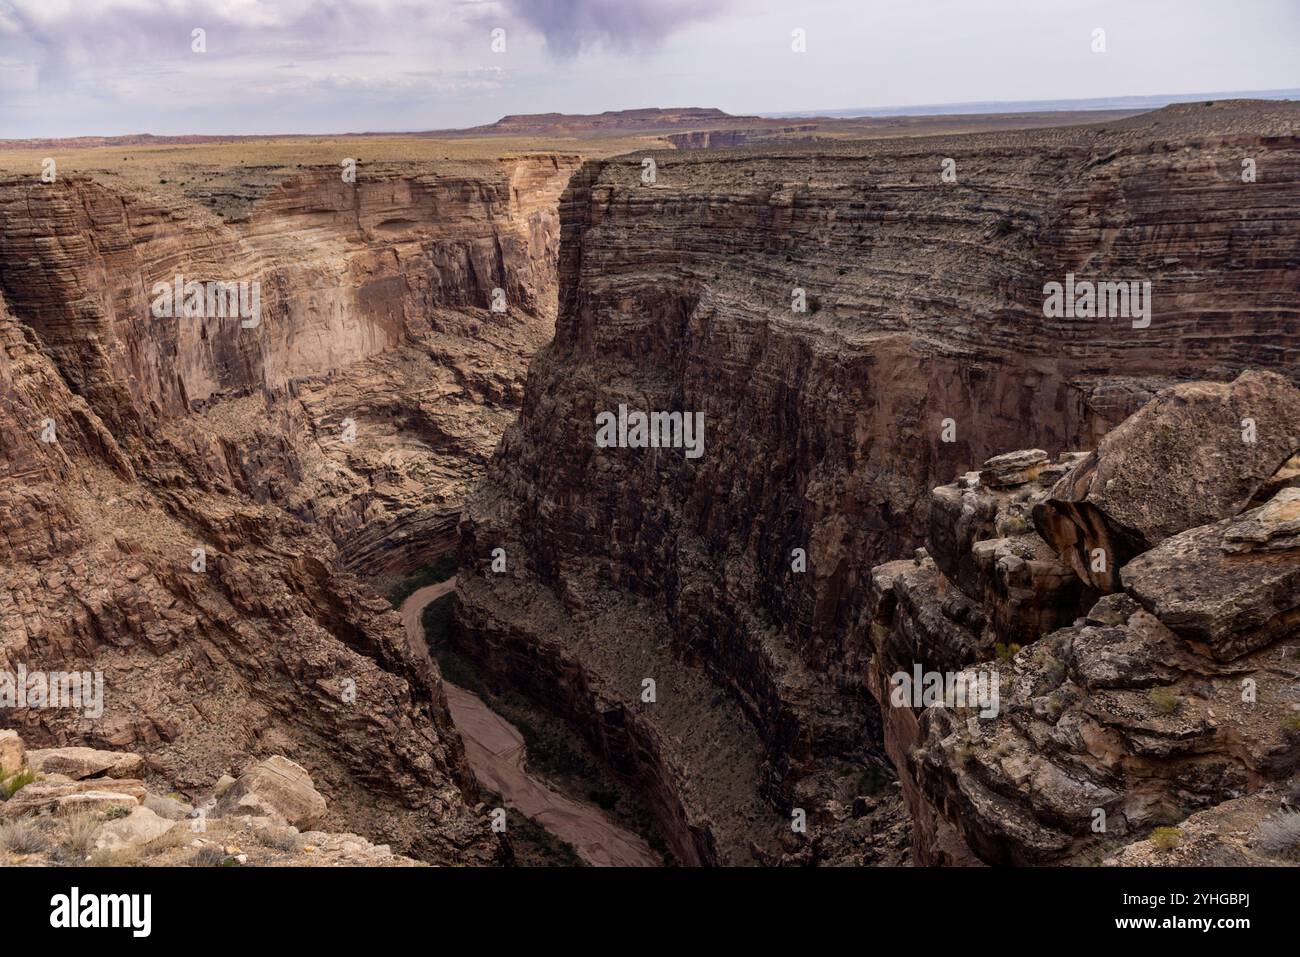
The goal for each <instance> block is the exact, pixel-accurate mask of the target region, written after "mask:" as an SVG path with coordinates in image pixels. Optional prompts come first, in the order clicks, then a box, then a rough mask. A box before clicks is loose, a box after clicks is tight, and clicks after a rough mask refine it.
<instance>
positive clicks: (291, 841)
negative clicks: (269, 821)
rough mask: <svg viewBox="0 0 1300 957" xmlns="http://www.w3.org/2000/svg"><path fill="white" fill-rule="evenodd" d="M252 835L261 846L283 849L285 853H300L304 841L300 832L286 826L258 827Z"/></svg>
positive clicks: (277, 849)
mask: <svg viewBox="0 0 1300 957" xmlns="http://www.w3.org/2000/svg"><path fill="white" fill-rule="evenodd" d="M254 836H255V837H256V838H257V841H258V843H259V844H261V845H262V846H263V847H269V848H271V849H273V850H276V851H284V852H285V853H287V854H298V853H301V851H302V848H303V844H304V843H305V842H304V841H303V837H302V835H301V834H299V833H298V832H297V831H296V830H294V829H292V828H288V827H267V828H259V829H258V830H257V831H256V832H255V834H254Z"/></svg>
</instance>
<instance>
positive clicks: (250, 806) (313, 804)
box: [212, 754, 325, 827]
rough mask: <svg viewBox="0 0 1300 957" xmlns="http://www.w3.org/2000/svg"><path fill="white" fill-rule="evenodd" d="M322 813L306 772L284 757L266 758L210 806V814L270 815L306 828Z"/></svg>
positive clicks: (321, 804) (320, 800) (321, 801)
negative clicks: (211, 807) (213, 805)
mask: <svg viewBox="0 0 1300 957" xmlns="http://www.w3.org/2000/svg"><path fill="white" fill-rule="evenodd" d="M324 814H325V798H323V797H322V796H321V795H320V794H319V793H318V792H317V790H316V788H315V787H314V786H313V784H312V780H311V775H309V774H308V773H307V772H306V771H305V770H304V769H303V768H301V767H300V766H299V765H297V764H294V763H293V762H292V761H290V760H289V759H288V758H286V757H282V756H281V755H278V754H277V755H275V756H273V757H270V758H267V759H266V760H265V761H263V762H262V763H261V764H258V765H256V766H255V767H254V768H252V769H251V770H250V771H248V772H246V773H245V774H244V775H243V776H242V777H240V778H239V780H237V781H236V782H235V783H234V784H232V785H231V786H230V787H229V788H228V789H227V790H226V792H225V793H224V794H222V795H221V797H220V799H219V800H218V801H217V804H216V806H215V807H214V808H213V809H212V816H213V817H227V816H245V817H271V818H276V819H280V820H283V821H285V822H286V823H288V824H292V825H293V826H294V827H307V826H310V825H312V824H313V823H315V822H316V821H318V820H320V819H321V817H323V816H324Z"/></svg>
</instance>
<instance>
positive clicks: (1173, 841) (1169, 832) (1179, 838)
mask: <svg viewBox="0 0 1300 957" xmlns="http://www.w3.org/2000/svg"><path fill="white" fill-rule="evenodd" d="M1151 843H1152V844H1154V845H1155V846H1156V849H1157V850H1161V851H1172V850H1173V849H1174V848H1176V847H1178V846H1179V845H1181V844H1182V843H1183V832H1182V831H1180V830H1178V828H1176V827H1158V828H1156V829H1155V830H1154V831H1152V832H1151Z"/></svg>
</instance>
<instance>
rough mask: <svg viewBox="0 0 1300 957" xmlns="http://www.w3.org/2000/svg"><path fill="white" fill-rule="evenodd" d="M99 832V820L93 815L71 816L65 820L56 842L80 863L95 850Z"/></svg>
mask: <svg viewBox="0 0 1300 957" xmlns="http://www.w3.org/2000/svg"><path fill="white" fill-rule="evenodd" d="M98 831H99V819H98V818H97V817H95V816H94V815H93V814H86V813H81V814H71V815H69V816H68V817H66V818H64V820H63V826H62V828H61V829H60V831H59V833H58V834H57V836H56V840H57V841H58V842H59V844H60V845H61V846H62V847H63V848H64V849H65V850H66V851H67V852H68V854H69V855H70V856H71V857H73V858H75V859H76V860H77V861H78V862H80V861H84V860H85V859H86V857H87V856H89V854H90V852H91V851H93V850H94V849H95V834H96V833H97V832H98Z"/></svg>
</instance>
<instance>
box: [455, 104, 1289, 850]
mask: <svg viewBox="0 0 1300 957" xmlns="http://www.w3.org/2000/svg"><path fill="white" fill-rule="evenodd" d="M1298 118H1300V111H1297V109H1296V107H1294V106H1293V105H1288V104H1276V105H1273V104H1269V105H1258V104H1244V103H1235V104H1234V103H1229V104H1213V105H1197V106H1194V107H1177V108H1170V109H1168V110H1163V111H1159V112H1157V113H1155V114H1149V115H1146V116H1143V117H1137V118H1134V119H1132V120H1127V121H1123V122H1120V123H1117V124H1114V125H1113V126H1111V127H1109V128H1089V127H1080V128H1074V129H1060V130H1050V131H1037V132H1024V133H1010V134H998V135H989V136H970V137H961V138H947V139H937V138H936V139H910V140H897V141H883V142H875V143H872V144H870V147H869V148H868V147H865V146H859V147H854V146H852V145H849V144H846V145H843V146H840V147H830V146H826V145H824V144H819V145H817V146H813V147H808V148H806V149H799V148H795V147H789V148H783V149H782V150H780V151H779V152H778V151H775V150H772V149H770V148H769V149H768V150H766V151H757V150H755V151H734V152H729V151H720V152H717V153H709V154H700V153H676V154H673V153H660V154H655V155H654V156H653V157H652V158H653V159H654V160H655V163H656V170H655V173H656V175H655V179H654V182H653V183H651V184H647V183H645V182H643V176H642V174H643V171H644V169H645V167H644V166H643V163H642V160H643V159H644V157H642V156H639V155H638V156H630V157H626V158H623V159H618V160H608V161H593V162H589V163H587V164H586V165H585V166H584V167H583V168H582V169H581V171H580V172H579V173H578V174H577V175H576V176H575V178H574V180H573V182H572V184H571V186H570V188H569V190H568V192H567V193H566V194H565V197H564V199H563V201H562V206H561V217H562V246H561V255H560V288H561V294H560V295H561V298H560V314H559V317H558V321H557V327H556V336H555V341H554V343H553V344H552V345H550V346H549V347H548V348H546V349H545V350H543V351H542V352H541V353H539V354H538V356H537V357H536V359H535V360H534V362H533V365H532V366H531V368H530V372H529V378H528V384H527V388H526V393H525V401H524V405H523V409H522V412H521V414H520V418H519V420H518V422H517V423H516V424H515V425H513V426H511V427H510V429H508V430H507V432H506V435H505V437H504V439H503V441H502V444H501V447H500V449H499V451H498V453H497V456H496V458H495V459H494V461H493V464H492V466H491V467H490V468H489V470H488V472H487V475H486V477H485V480H484V484H483V486H482V488H481V489H480V490H479V491H478V492H477V493H476V495H475V497H474V499H473V500H472V501H471V504H470V506H469V508H468V509H467V512H466V517H465V519H464V520H463V522H462V544H461V558H462V565H463V566H469V567H471V568H474V569H476V570H477V573H476V574H462V576H461V578H460V585H459V600H460V608H461V621H462V627H463V635H462V640H463V643H464V645H465V648H466V649H467V650H468V651H469V652H471V653H473V654H476V655H477V656H478V657H479V658H480V660H481V661H483V663H484V664H485V665H486V666H487V667H488V668H489V670H495V671H496V673H497V674H498V675H499V676H500V678H501V680H503V681H510V682H512V683H514V684H516V685H519V686H522V687H526V688H530V689H532V690H533V692H534V693H535V694H536V695H537V696H538V697H539V698H540V699H541V700H543V701H544V702H547V703H548V704H550V705H551V706H552V707H554V708H556V709H557V710H559V711H561V712H562V713H565V714H566V715H568V716H569V717H570V718H571V719H572V720H573V721H574V722H575V724H577V725H578V726H580V727H582V728H584V729H585V731H586V733H587V734H588V736H589V737H590V738H591V739H592V741H593V743H595V744H596V745H597V746H598V747H604V748H605V749H606V751H607V753H608V754H609V755H610V757H611V760H612V761H613V763H614V764H615V765H616V766H618V767H620V768H622V769H623V770H625V771H626V772H627V773H628V774H629V775H630V776H632V777H634V778H636V779H638V780H642V781H643V782H648V783H647V787H648V788H650V789H652V790H653V792H654V793H656V794H658V795H661V796H662V799H661V801H660V803H661V805H662V806H663V807H664V811H663V823H664V829H665V831H666V832H668V833H670V834H672V835H675V849H677V850H678V852H679V854H680V855H682V856H684V857H685V858H686V859H688V860H700V861H714V860H718V861H744V860H749V859H751V858H752V857H759V858H762V857H763V856H764V853H765V852H766V851H767V850H768V849H770V848H771V847H773V846H774V845H775V844H776V843H778V835H779V834H780V833H782V832H784V833H786V834H788V833H789V832H790V827H789V826H788V823H786V822H788V821H789V818H788V817H786V815H787V814H788V813H791V812H793V810H794V809H795V808H803V809H804V810H805V811H807V812H808V814H809V822H810V823H809V828H810V831H812V830H815V828H816V827H817V826H819V824H820V825H821V826H822V827H824V828H831V827H838V826H839V825H838V824H837V823H836V822H837V821H838V820H840V818H839V816H837V813H836V807H835V803H836V802H837V801H839V802H842V801H844V800H845V799H846V795H847V796H848V799H850V800H851V799H852V796H853V794H855V793H859V794H860V793H861V790H862V788H861V787H860V785H859V784H858V783H857V778H858V777H859V776H860V775H861V774H862V772H863V770H864V768H868V767H869V766H870V765H871V764H872V762H873V761H875V760H876V759H877V758H878V756H879V755H880V753H881V741H882V733H881V722H880V711H879V709H878V708H877V706H876V704H875V702H874V700H873V698H872V696H871V694H870V693H869V679H868V675H869V665H870V662H871V659H872V656H873V654H874V649H873V646H872V644H871V641H870V640H869V631H870V629H869V625H870V622H871V621H872V618H873V612H874V608H873V605H872V578H871V569H872V566H873V565H874V564H876V563H877V562H879V561H882V560H884V559H886V558H888V557H892V556H895V555H898V554H904V553H906V551H907V550H908V549H910V548H912V547H913V546H915V545H916V544H919V543H920V542H921V541H922V540H923V539H924V536H925V531H926V527H927V523H928V515H929V507H928V496H927V492H928V490H929V489H930V488H931V487H932V486H933V485H935V484H937V483H938V482H940V481H946V480H947V479H948V478H950V477H951V476H952V475H953V474H961V473H962V472H964V471H967V470H968V469H970V468H971V467H972V466H973V465H975V464H977V463H979V462H983V461H984V460H985V459H987V458H989V457H990V456H992V455H994V454H995V453H998V452H1001V451H1004V450H1006V449H1008V448H1022V447H1037V448H1041V449H1044V450H1047V451H1048V452H1049V453H1050V454H1051V456H1052V457H1055V456H1056V455H1057V453H1060V452H1063V451H1068V450H1073V449H1088V448H1094V447H1096V445H1097V443H1098V441H1099V440H1100V439H1101V437H1102V436H1103V435H1104V434H1105V433H1106V432H1107V431H1108V430H1109V429H1110V428H1111V427H1113V426H1115V425H1117V424H1118V423H1119V422H1120V421H1121V420H1122V419H1124V418H1125V417H1126V416H1127V415H1128V414H1130V413H1131V412H1133V411H1134V410H1135V409H1137V408H1138V407H1140V406H1141V405H1142V404H1143V403H1144V402H1145V401H1146V400H1147V399H1149V398H1150V397H1151V396H1152V395H1154V394H1155V392H1156V391H1158V390H1159V389H1160V388H1162V387H1164V386H1166V385H1168V384H1170V383H1171V382H1173V381H1176V380H1180V379H1186V378H1208V379H1225V378H1230V377H1232V376H1233V375H1235V373H1236V372H1237V371H1239V370H1240V369H1242V368H1244V367H1247V366H1256V367H1265V368H1277V369H1279V370H1282V371H1284V372H1286V373H1287V374H1290V375H1294V373H1295V369H1296V368H1297V366H1296V364H1295V360H1296V357H1297V350H1298V349H1300V322H1298V321H1297V319H1298V318H1300V317H1298V316H1297V312H1298V311H1300V303H1297V301H1296V298H1295V280H1296V274H1297V273H1296V270H1297V267H1298V266H1300V242H1298V241H1297V237H1298V236H1300V211H1298V210H1300V204H1297V203H1296V198H1297V197H1296V193H1295V190H1296V183H1297V182H1298V181H1300V177H1298V175H1297V174H1300V140H1298V139H1297V137H1296V136H1295V133H1294V130H1295V127H1296V122H1297V119H1298ZM945 159H952V160H953V161H954V165H952V167H951V169H952V170H955V174H956V181H955V182H948V181H946V180H945V179H944V178H943V176H942V174H943V171H944V168H945V163H944V161H945ZM1244 159H1250V160H1252V161H1253V163H1254V168H1255V169H1256V170H1257V171H1258V176H1257V178H1256V180H1255V181H1254V182H1249V183H1248V182H1244V181H1243V178H1242V171H1243V168H1244V167H1243V162H1242V161H1243V160H1244ZM1071 273H1073V274H1076V275H1077V278H1078V279H1079V280H1091V281H1098V280H1100V281H1135V282H1141V281H1150V283H1151V288H1152V290H1153V291H1152V298H1151V299H1150V300H1149V301H1150V302H1151V304H1152V309H1151V313H1150V323H1149V325H1148V324H1146V323H1145V322H1144V321H1143V319H1142V318H1141V317H1140V316H1133V317H1124V318H1107V319H1095V318H1082V317H1078V318H1076V316H1077V315H1078V313H1077V312H1076V311H1074V310H1069V312H1068V314H1067V313H1065V312H1062V313H1061V314H1060V315H1059V317H1055V318H1049V317H1047V316H1046V315H1045V310H1044V286H1045V284H1047V283H1049V282H1059V283H1062V284H1065V283H1066V282H1067V276H1068V274H1071ZM801 295H802V298H803V299H804V301H805V302H806V304H807V308H806V311H803V312H800V311H795V310H793V309H792V303H793V302H796V301H798V298H799V297H800V296H801ZM620 405H622V406H626V407H627V409H628V410H631V411H641V412H646V413H650V412H656V411H658V412H674V411H676V412H684V413H688V414H689V413H702V415H703V430H704V451H703V454H702V455H701V456H700V457H698V458H695V457H688V456H687V455H686V454H685V452H686V450H685V449H683V448H634V447H630V448H606V447H598V445H597V442H596V433H597V416H598V415H599V414H600V413H602V412H607V411H615V412H616V411H617V410H618V409H619V407H620ZM1040 544H1041V543H1040ZM498 548H499V549H503V550H504V551H503V552H502V553H498V558H499V559H501V558H503V559H504V561H505V568H504V571H502V570H500V568H501V566H500V564H499V562H498V565H497V570H496V571H494V570H493V569H492V567H491V561H492V558H493V550H494V549H498ZM798 549H802V550H804V552H805V553H806V571H805V570H803V568H804V567H805V566H803V565H802V564H801V562H800V558H801V556H800V554H799V553H798V552H796V550H798ZM1031 557H1032V556H1031ZM1040 558H1041V559H1042V566H1043V567H1042V568H1041V569H1039V570H1038V571H1037V572H1036V573H1037V574H1040V575H1041V576H1042V579H1043V580H1044V581H1048V580H1050V581H1051V582H1053V583H1054V584H1053V585H1051V586H1045V587H1052V588H1059V589H1062V590H1064V591H1066V592H1069V593H1070V594H1072V595H1073V596H1074V600H1079V601H1082V600H1083V597H1084V596H1085V594H1086V586H1085V584H1084V583H1082V582H1077V581H1074V580H1073V579H1071V578H1070V572H1069V569H1068V567H1067V566H1066V565H1065V564H1063V563H1061V562H1059V561H1058V560H1057V559H1055V557H1054V556H1052V555H1050V554H1044V555H1042V556H1040ZM1051 605H1052V602H1051V601H1050V600H1049V601H1046V602H1042V601H1040V602H1038V603H1037V604H1035V603H1034V602H1033V601H1028V602H1027V605H1026V607H1027V609H1028V611H1029V612H1031V613H1032V616H1036V617H1033V618H1032V621H1033V625H1032V626H1029V627H1032V628H1034V629H1036V628H1038V627H1040V626H1041V627H1043V628H1048V627H1056V626H1057V625H1058V624H1059V622H1057V621H1055V620H1054V619H1053V618H1052V614H1053V612H1052V608H1051ZM1021 621H1022V620H1021V619H1020V618H1016V619H1015V622H1013V623H1012V624H1013V625H1015V623H1016V622H1021ZM1015 626H1016V627H1026V626H1025V625H1024V624H1023V623H1021V624H1018V625H1015ZM1013 630H1014V629H1013ZM964 653H965V652H963V654H964ZM646 679H654V681H655V692H656V695H655V700H653V701H649V700H646V697H645V691H644V690H643V689H644V688H646V687H647V686H646V685H645V680H646ZM742 714H743V716H744V720H743V721H742V720H740V715H742ZM845 782H847V783H845ZM855 788H857V791H856V792H855V790H854V789H855ZM783 818H784V819H785V820H784V821H783V820H782V819H783Z"/></svg>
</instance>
